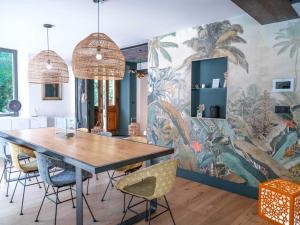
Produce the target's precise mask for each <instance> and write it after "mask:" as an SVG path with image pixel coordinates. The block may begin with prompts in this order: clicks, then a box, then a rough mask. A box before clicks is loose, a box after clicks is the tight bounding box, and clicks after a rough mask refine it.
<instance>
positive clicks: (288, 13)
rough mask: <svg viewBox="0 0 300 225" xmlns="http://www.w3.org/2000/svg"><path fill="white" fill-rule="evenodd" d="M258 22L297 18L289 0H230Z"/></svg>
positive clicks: (266, 22) (267, 22)
mask: <svg viewBox="0 0 300 225" xmlns="http://www.w3.org/2000/svg"><path fill="white" fill-rule="evenodd" d="M231 1H232V2H234V3H235V4H236V5H238V6H239V7H240V8H241V9H243V10H244V11H245V12H246V13H248V14H249V15H250V16H252V17H253V18H254V19H255V20H256V21H257V22H259V23H260V24H263V25H264V24H270V23H276V22H281V21H285V20H291V19H296V18H299V16H298V14H297V13H296V11H295V10H294V9H293V7H292V1H291V0H231Z"/></svg>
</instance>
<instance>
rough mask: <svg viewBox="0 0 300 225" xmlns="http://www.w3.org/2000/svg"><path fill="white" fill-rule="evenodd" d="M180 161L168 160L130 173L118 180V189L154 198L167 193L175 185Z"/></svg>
mask: <svg viewBox="0 0 300 225" xmlns="http://www.w3.org/2000/svg"><path fill="white" fill-rule="evenodd" d="M177 165H178V161H177V160H174V159H173V160H167V161H164V162H161V163H158V164H155V165H153V166H150V167H147V168H144V169H142V170H138V171H136V172H133V173H130V174H129V175H126V176H125V177H123V178H121V179H120V180H118V182H117V184H116V187H117V189H118V190H120V191H122V192H125V193H128V194H131V195H135V196H138V197H142V198H145V199H147V200H152V199H155V198H159V197H162V196H164V195H166V194H167V193H168V192H169V191H170V190H171V188H172V187H173V185H174V182H175V178H176V170H177Z"/></svg>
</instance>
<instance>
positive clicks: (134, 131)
mask: <svg viewBox="0 0 300 225" xmlns="http://www.w3.org/2000/svg"><path fill="white" fill-rule="evenodd" d="M139 134H140V125H139V124H138V123H137V122H136V119H135V118H131V123H130V124H129V125H128V135H129V136H138V135H139Z"/></svg>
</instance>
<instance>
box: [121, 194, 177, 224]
mask: <svg viewBox="0 0 300 225" xmlns="http://www.w3.org/2000/svg"><path fill="white" fill-rule="evenodd" d="M123 193H124V192H123ZM127 194H128V193H127ZM133 197H136V198H141V197H137V196H134V195H131V198H130V201H129V203H128V206H127V208H126V210H125V213H124V215H123V217H122V220H121V223H120V225H122V224H123V221H124V219H125V216H126V214H127V212H128V211H131V212H133V213H134V214H137V215H139V214H140V213H138V212H136V211H135V210H133V209H132V208H134V207H136V206H138V205H140V204H142V203H144V202H146V213H145V221H148V225H150V223H151V220H153V219H155V218H156V217H158V216H160V215H162V214H164V213H165V212H169V213H170V216H171V219H172V222H173V224H174V225H176V223H175V220H174V216H173V213H172V211H171V208H170V205H169V202H168V200H167V197H166V196H165V195H164V200H165V203H166V205H162V204H160V203H158V202H157V205H158V206H160V207H162V208H164V209H165V210H164V211H162V212H160V213H158V214H157V215H155V216H151V214H152V213H153V211H154V210H152V209H151V200H148V199H145V198H142V199H143V200H142V201H140V202H137V203H135V204H133V205H131V203H132V200H133Z"/></svg>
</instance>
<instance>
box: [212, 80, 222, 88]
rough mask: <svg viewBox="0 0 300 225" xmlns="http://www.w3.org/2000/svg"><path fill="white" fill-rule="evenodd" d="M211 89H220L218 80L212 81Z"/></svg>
mask: <svg viewBox="0 0 300 225" xmlns="http://www.w3.org/2000/svg"><path fill="white" fill-rule="evenodd" d="M211 87H212V88H219V87H220V79H213V81H212V86H211Z"/></svg>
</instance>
